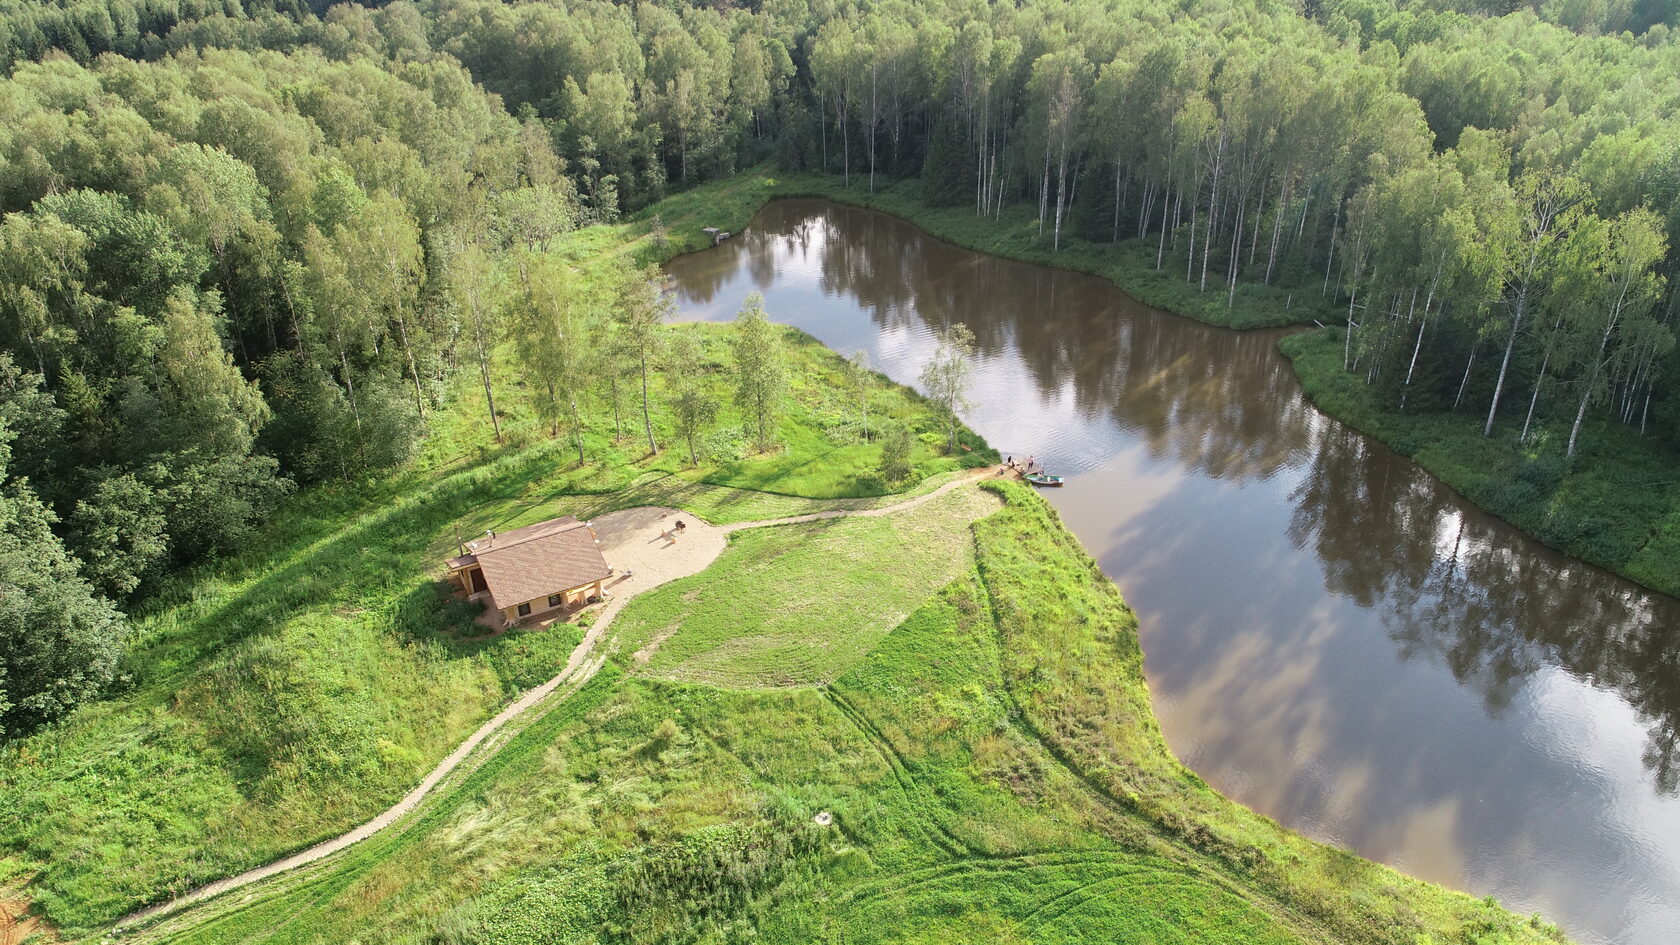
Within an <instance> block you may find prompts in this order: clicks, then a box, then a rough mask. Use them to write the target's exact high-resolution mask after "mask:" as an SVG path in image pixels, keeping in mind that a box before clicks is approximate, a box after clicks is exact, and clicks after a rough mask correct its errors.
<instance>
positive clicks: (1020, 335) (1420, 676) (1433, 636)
mask: <svg viewBox="0 0 1680 945" xmlns="http://www.w3.org/2000/svg"><path fill="white" fill-rule="evenodd" d="M669 272H670V275H671V278H672V281H673V284H674V285H675V287H676V288H677V290H678V293H679V297H680V300H681V302H682V308H683V312H684V316H685V317H690V318H727V317H729V315H730V314H731V313H732V312H733V311H734V310H735V308H737V307H738V306H739V304H740V302H741V299H742V298H743V297H744V296H745V295H746V294H747V292H749V291H753V290H754V289H756V290H758V291H761V292H763V293H764V294H765V295H766V298H767V307H768V308H769V311H770V312H771V315H772V317H773V318H775V319H777V320H778V321H784V322H787V323H790V324H794V325H798V326H799V327H801V328H804V329H806V330H807V331H810V332H811V333H812V334H815V335H816V336H817V337H819V338H821V339H822V340H824V341H825V342H827V343H828V344H830V345H831V346H833V347H835V348H837V349H839V350H841V351H843V352H850V351H852V350H855V349H858V348H867V349H869V350H870V352H871V354H872V357H873V359H874V361H875V363H876V365H877V366H878V367H880V368H881V369H883V370H884V371H885V372H886V373H887V374H889V375H890V376H892V377H894V378H895V379H898V380H901V381H906V382H909V381H913V380H914V378H915V377H916V375H917V373H918V371H919V369H920V366H921V364H922V363H923V361H924V360H925V358H926V357H927V355H928V353H929V351H930V349H931V346H932V338H931V331H932V329H934V328H937V327H942V326H943V325H944V324H945V323H946V322H948V321H952V320H960V321H963V322H965V323H967V324H968V325H969V326H970V327H971V328H972V329H973V330H974V332H975V335H976V340H977V347H978V350H979V355H980V356H979V364H978V367H977V371H976V375H977V391H976V397H975V399H976V400H977V401H978V404H979V406H978V407H977V408H976V410H975V411H974V413H973V415H972V417H971V418H970V419H971V422H972V424H973V425H974V426H975V427H976V429H978V430H979V431H980V432H981V433H983V434H984V435H986V436H987V437H988V438H989V439H990V440H991V441H992V442H993V443H995V444H997V445H998V446H999V447H1000V448H1001V449H1003V450H1005V451H1006V452H1013V453H1016V454H1027V453H1034V454H1037V455H1039V456H1041V457H1047V458H1049V459H1050V460H1051V461H1052V462H1053V464H1054V466H1055V467H1056V471H1059V472H1063V473H1067V474H1070V482H1069V486H1068V488H1066V489H1064V490H1059V491H1054V492H1053V493H1052V498H1053V501H1055V502H1056V504H1057V505H1058V507H1060V508H1061V510H1062V512H1063V515H1064V516H1065V517H1066V519H1067V521H1068V523H1069V525H1070V526H1071V527H1072V528H1073V529H1074V531H1075V532H1077V533H1078V534H1079V536H1080V538H1081V540H1082V541H1084V542H1085V544H1086V545H1087V547H1088V548H1090V550H1091V551H1092V553H1093V554H1094V555H1096V556H1097V558H1098V560H1099V561H1100V562H1101V563H1102V565H1103V567H1104V569H1105V570H1106V571H1107V572H1108V573H1109V574H1110V575H1111V576H1113V577H1114V578H1115V580H1116V581H1117V582H1119V584H1120V585H1121V587H1122V588H1123V589H1124V590H1125V591H1126V594H1127V596H1128V598H1129V599H1130V600H1131V601H1132V603H1133V605H1134V606H1136V607H1137V608H1138V610H1139V613H1140V616H1141V617H1142V620H1143V634H1144V645H1145V652H1146V654H1147V658H1146V665H1147V669H1148V672H1149V675H1150V681H1151V686H1152V688H1153V690H1154V692H1155V695H1156V698H1157V709H1158V712H1159V714H1160V715H1161V718H1162V724H1163V727H1164V729H1165V730H1166V733H1167V736H1168V739H1169V741H1170V742H1171V743H1172V744H1173V746H1174V749H1175V750H1176V751H1178V752H1179V754H1180V755H1181V757H1183V758H1184V759H1185V760H1186V762H1187V763H1189V764H1191V765H1192V766H1193V767H1195V768H1196V769H1197V770H1198V771H1199V772H1200V773H1202V774H1203V776H1204V777H1207V778H1208V780H1209V781H1211V782H1212V783H1214V784H1215V785H1217V786H1218V787H1220V788H1221V789H1222V790H1224V791H1226V792H1227V793H1230V794H1232V795H1233V796H1235V797H1237V798H1239V799H1241V800H1243V801H1244V802H1246V803H1249V804H1251V805H1252V806H1255V807H1256V808H1258V809H1260V810H1262V811H1264V812H1266V813H1268V814H1271V815H1273V816H1276V817H1278V818H1279V819H1280V820H1282V821H1284V822H1285V823H1288V824H1290V825H1291V826H1295V827H1298V828H1300V829H1303V830H1307V831H1308V832H1311V833H1313V834H1314V835H1316V836H1319V837H1321V838H1324V839H1327V840H1330V841H1333V842H1339V843H1344V844H1347V845H1349V846H1352V847H1354V848H1355V849H1357V850H1359V851H1360V852H1362V853H1365V854H1366V855H1369V856H1373V857H1375V858H1378V859H1382V860H1385V861H1387V862H1390V863H1394V864H1396V865H1400V866H1402V867H1403V868H1406V869H1408V870H1410V871H1412V872H1415V873H1418V874H1420V875H1423V876H1426V877H1428V878H1431V879H1436V880H1439V881H1442V882H1447V883H1451V884H1454V885H1458V886H1460V887H1462V888H1466V889H1470V890H1473V891H1475V892H1477V893H1481V894H1493V895H1497V896H1499V897H1500V898H1501V899H1503V900H1505V901H1506V902H1507V903H1508V904H1510V905H1512V906H1514V907H1516V908H1518V909H1522V910H1525V911H1526V910H1541V911H1544V912H1546V913H1547V914H1549V915H1552V916H1554V917H1557V918H1558V919H1560V920H1561V921H1563V922H1564V923H1565V925H1566V927H1567V928H1569V929H1570V931H1571V932H1572V933H1574V934H1575V935H1577V936H1579V937H1581V938H1583V939H1585V940H1595V939H1596V940H1603V941H1618V942H1651V943H1656V942H1659V941H1662V942H1666V941H1668V940H1669V939H1668V935H1669V933H1670V932H1671V930H1672V928H1673V927H1674V924H1675V923H1677V922H1680V800H1677V799H1676V798H1674V797H1673V796H1672V792H1674V791H1675V789H1676V787H1677V784H1676V782H1677V780H1680V778H1677V775H1676V772H1677V769H1680V764H1677V758H1680V734H1677V732H1680V665H1677V664H1680V602H1676V601H1674V600H1672V599H1669V598H1664V597H1660V596H1657V595H1652V594H1648V593H1646V592H1643V591H1641V590H1640V589H1638V588H1636V587H1634V586H1632V585H1630V584H1628V583H1626V582H1623V581H1620V580H1618V579H1616V578H1614V577H1612V576H1610V575H1608V574H1606V573H1604V572H1602V571H1598V570H1596V569H1593V568H1589V567H1586V566H1583V565H1581V564H1579V563H1578V562H1572V561H1569V560H1568V559H1566V558H1564V557H1562V556H1560V555H1557V554H1555V553H1553V552H1551V551H1550V550H1548V549H1546V548H1544V547H1542V546H1539V545H1537V544H1536V543H1534V542H1531V541H1529V540H1527V539H1525V538H1523V537H1522V536H1521V535H1520V534H1518V533H1516V532H1514V531H1513V530H1512V529H1510V528H1509V527H1508V526H1506V525H1504V524H1503V523H1501V522H1499V521H1497V520H1495V519H1492V518H1490V517H1488V516H1486V515H1483V514H1481V513H1480V512H1478V511H1476V510H1475V509H1473V508H1470V507H1468V506H1466V505H1465V504H1464V503H1463V502H1462V501H1461V500H1460V499H1459V497H1458V496H1456V495H1455V494H1454V493H1452V492H1451V491H1450V490H1447V489H1445V488H1443V487H1442V486H1441V485H1440V484H1439V483H1437V482H1435V481H1434V480H1432V479H1430V478H1429V477H1428V476H1426V475H1423V474H1422V473H1421V472H1419V471H1418V470H1417V469H1416V467H1414V466H1413V465H1412V464H1411V463H1410V462H1408V461H1406V460H1404V459H1402V458H1400V457H1397V456H1395V455H1394V454H1392V453H1390V452H1389V451H1388V450H1386V449H1384V448H1383V447H1381V446H1380V445H1377V444H1374V443H1372V442H1371V441H1368V440H1366V439H1365V438H1363V437H1361V436H1358V435H1357V434H1354V433H1352V432H1351V431H1348V430H1346V429H1344V428H1342V427H1340V426H1338V425H1336V424H1333V423H1330V422H1328V421H1327V420H1325V419H1324V418H1323V417H1322V416H1321V415H1319V414H1318V413H1317V412H1316V411H1314V410H1312V408H1311V406H1310V405H1309V404H1308V403H1307V402H1306V401H1305V400H1304V398H1303V397H1302V396H1301V394H1300V391H1299V388H1298V386H1297V385H1296V383H1295V381H1294V377H1293V374H1292V373H1291V371H1290V369H1289V367H1288V364H1287V362H1285V361H1284V359H1282V358H1281V357H1280V356H1278V354H1277V353H1276V350H1275V345H1276V340H1277V335H1276V334H1273V333H1251V334H1240V335H1239V334H1236V333H1231V332H1222V331H1216V330H1212V329H1207V328H1204V327H1201V326H1198V325H1195V324H1193V323H1189V322H1186V321H1183V320H1180V319H1175V318H1172V317H1169V316H1163V315H1161V314H1160V313H1158V312H1155V311H1153V310H1151V309H1149V308H1147V307H1145V306H1143V305H1141V304H1139V303H1137V302H1135V301H1134V300H1131V299H1129V298H1127V297H1126V296H1124V295H1122V294H1120V293H1119V292H1117V291H1116V290H1114V289H1113V287H1112V286H1110V285H1108V284H1107V283H1105V282H1102V281H1100V280H1096V279H1092V278H1089V277H1084V276H1079V275H1075V274H1071V273H1066V272H1058V271H1054V270H1048V269H1043V268H1039V267H1033V266H1025V265H1020V264H1015V263H1010V262H1007V261H1004V260H999V259H993V258H990V257H985V256H981V255H977V254H973V253H968V252H965V251H962V250H958V249H956V248H954V247H951V246H948V245H946V244H943V243H940V242H938V241H937V240H933V239H931V238H929V237H927V236H926V235H924V234H922V233H920V232H919V231H917V230H915V229H914V228H912V227H910V226H908V225H906V224H903V223H901V222H899V221H896V220H893V219H891V218H889V217H885V216H882V215H878V214H874V213H869V212H866V211H858V210H851V209H845V208H837V207H833V206H830V205H827V204H823V203H819V202H810V201H784V202H779V203H776V204H773V205H771V206H770V207H769V208H767V209H766V210H765V211H764V213H763V214H761V215H760V217H759V219H758V220H756V221H755V223H754V225H753V226H752V227H751V228H750V229H749V230H748V231H747V232H746V233H744V234H743V235H741V236H740V237H738V238H737V239H735V240H732V241H731V242H729V243H726V244H725V245H724V246H723V247H720V248H719V249H717V250H713V251H710V252H707V253H703V254H697V255H694V256H688V257H684V258H681V259H678V260H676V261H674V262H673V263H672V264H671V266H670V267H669ZM1665 792H1667V793H1665Z"/></svg>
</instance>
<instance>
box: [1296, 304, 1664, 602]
mask: <svg viewBox="0 0 1680 945" xmlns="http://www.w3.org/2000/svg"><path fill="white" fill-rule="evenodd" d="M1341 339H1342V336H1341V330H1340V329H1334V328H1333V329H1322V330H1318V331H1310V332H1303V333H1301V334H1297V335H1292V336H1291V337H1289V338H1287V339H1285V340H1284V342H1283V346H1282V347H1283V352H1284V354H1286V355H1288V356H1289V357H1290V359H1291V360H1292V361H1293V362H1294V364H1295V373H1296V375H1298V376H1299V377H1300V379H1301V384H1302V386H1303V387H1304V388H1305V389H1306V392H1307V396H1309V397H1311V398H1312V400H1313V403H1315V404H1317V405H1318V408H1319V409H1320V410H1322V411H1324V412H1325V413H1327V414H1329V415H1330V416H1332V417H1335V418H1336V419H1337V420H1340V421H1341V422H1343V423H1346V424H1348V425H1349V426H1351V427H1354V428H1355V429H1357V430H1359V431H1361V432H1363V433H1365V434H1367V435H1369V436H1372V437H1375V438H1376V439H1378V440H1381V441H1382V442H1384V443H1386V444H1387V445H1388V446H1390V447H1391V448H1393V449H1394V450H1395V451H1396V452H1399V453H1403V454H1405V455H1407V456H1410V457H1411V458H1412V459H1413V460H1415V461H1416V462H1417V463H1418V464H1419V465H1421V466H1422V467H1423V468H1424V469H1427V470H1428V471H1429V472H1430V473H1431V474H1433V475H1434V476H1436V477H1437V478H1439V479H1440V480H1441V481H1442V482H1445V483H1446V484H1447V485H1449V486H1452V487H1453V488H1454V489H1456V490H1458V491H1459V492H1461V493H1463V494H1464V495H1465V496H1466V497H1467V498H1469V499H1470V501H1472V502H1474V503H1476V504H1477V505H1479V506H1481V507H1482V508H1484V509H1487V510H1488V511H1490V512H1492V513H1494V514H1495V515H1498V516H1499V517H1501V518H1503V519H1505V520H1506V521H1508V522H1510V523H1511V524H1513V525H1515V526H1516V527H1518V528H1520V529H1522V530H1523V531H1525V532H1527V533H1528V534H1530V535H1533V536H1535V537H1536V538H1538V539H1540V540H1541V541H1543V542H1545V543H1546V544H1548V545H1551V546H1552V547H1554V548H1558V549H1561V550H1562V551H1565V552H1567V553H1569V554H1571V555H1575V556H1577V557H1579V558H1582V559H1584V560H1586V561H1590V562H1592V563H1593V564H1596V565H1599V566H1600V567H1604V568H1608V569H1609V570H1611V571H1614V572H1616V573H1617V574H1620V575H1622V576H1624V577H1627V578H1629V579H1630V580H1634V581H1638V582H1639V583H1641V584H1644V585H1645V586H1647V587H1651V588H1654V589H1656V590H1659V591H1662V592H1663V593H1665V594H1670V595H1673V596H1680V473H1677V472H1676V470H1680V456H1677V455H1675V454H1674V453H1672V452H1670V451H1667V450H1664V449H1662V448H1661V447H1659V446H1657V445H1656V444H1654V443H1653V442H1652V441H1651V440H1650V439H1647V438H1642V437H1640V436H1639V435H1638V434H1637V432H1636V431H1634V430H1632V429H1629V428H1628V427H1626V426H1623V425H1621V424H1617V423H1611V422H1607V421H1596V422H1592V423H1591V426H1590V429H1588V430H1587V431H1586V432H1585V433H1584V434H1583V436H1582V437H1581V446H1580V449H1579V450H1578V451H1577V453H1576V455H1575V458H1574V459H1573V460H1566V459H1565V457H1564V455H1563V453H1564V444H1565V442H1566V440H1567V438H1568V436H1569V429H1568V426H1567V424H1566V423H1552V424H1547V423H1542V424H1541V425H1540V426H1539V428H1538V431H1537V433H1536V434H1535V435H1533V436H1532V437H1531V439H1530V441H1529V442H1528V443H1526V444H1525V443H1519V442H1518V441H1517V438H1516V435H1515V433H1514V432H1513V431H1512V430H1511V429H1508V427H1510V426H1512V424H1510V423H1507V424H1505V425H1504V426H1505V428H1501V429H1499V430H1496V435H1495V436H1494V437H1492V438H1488V437H1484V436H1482V422H1483V419H1484V418H1482V417H1480V416H1476V415H1473V414H1472V413H1469V412H1466V413H1420V414H1401V413H1396V412H1394V411H1392V410H1389V409H1387V408H1386V407H1385V406H1384V405H1383V404H1382V403H1381V402H1380V401H1379V400H1378V398H1377V396H1376V393H1375V392H1374V391H1373V390H1372V389H1371V388H1370V387H1368V386H1367V385H1365V384H1364V383H1363V382H1362V381H1361V379H1360V378H1358V377H1355V376H1353V375H1350V374H1348V373H1347V372H1346V371H1343V370H1342V340H1341Z"/></svg>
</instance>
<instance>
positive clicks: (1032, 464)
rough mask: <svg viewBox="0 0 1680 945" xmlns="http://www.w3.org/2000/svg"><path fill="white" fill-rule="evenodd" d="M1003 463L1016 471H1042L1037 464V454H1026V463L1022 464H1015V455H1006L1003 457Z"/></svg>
mask: <svg viewBox="0 0 1680 945" xmlns="http://www.w3.org/2000/svg"><path fill="white" fill-rule="evenodd" d="M1003 464H1004V465H1005V466H1008V467H1009V468H1010V469H1014V470H1016V471H1018V472H1023V473H1031V472H1040V471H1042V467H1040V466H1039V465H1038V457H1037V456H1028V457H1027V460H1026V463H1025V464H1024V465H1017V464H1016V462H1015V457H1013V456H1008V457H1005V458H1004V461H1003Z"/></svg>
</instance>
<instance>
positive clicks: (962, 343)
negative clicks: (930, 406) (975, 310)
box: [921, 322, 974, 453]
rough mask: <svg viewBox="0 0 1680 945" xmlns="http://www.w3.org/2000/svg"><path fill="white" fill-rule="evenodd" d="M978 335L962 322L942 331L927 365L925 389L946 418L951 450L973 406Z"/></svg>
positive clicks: (925, 366) (947, 442)
mask: <svg viewBox="0 0 1680 945" xmlns="http://www.w3.org/2000/svg"><path fill="white" fill-rule="evenodd" d="M973 358H974V332H972V331H969V329H968V326H967V325H964V324H963V323H962V322H956V323H953V324H952V325H951V326H950V327H949V328H946V329H945V330H943V331H941V332H939V335H938V344H937V346H936V347H935V348H934V350H933V357H932V358H930V359H928V363H927V364H926V365H923V367H922V374H921V382H922V389H923V390H925V391H927V395H928V398H929V399H930V400H932V401H933V402H934V405H935V406H937V407H938V408H939V412H940V413H941V414H942V415H943V416H944V417H945V425H946V431H947V438H946V444H947V449H948V450H949V451H950V452H952V453H955V452H956V451H957V427H958V424H959V423H960V422H961V417H962V414H963V413H964V412H965V411H967V410H968V409H969V408H970V407H971V406H972V405H971V404H970V403H969V401H968V391H969V389H970V388H971V387H972V386H973V385H974V362H973Z"/></svg>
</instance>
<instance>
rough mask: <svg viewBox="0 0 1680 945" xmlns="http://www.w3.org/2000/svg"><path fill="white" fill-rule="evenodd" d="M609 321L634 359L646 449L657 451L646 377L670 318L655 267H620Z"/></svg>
mask: <svg viewBox="0 0 1680 945" xmlns="http://www.w3.org/2000/svg"><path fill="white" fill-rule="evenodd" d="M615 295H616V298H615V299H614V304H613V322H614V326H615V328H616V331H617V337H618V341H619V344H621V345H622V346H623V350H624V352H625V354H626V355H628V357H629V359H630V360H631V361H632V362H634V364H635V369H636V372H637V374H638V376H639V378H640V380H641V385H642V431H643V432H644V433H646V434H647V444H648V452H649V453H650V454H657V453H658V452H659V444H658V442H656V441H655V440H654V438H653V408H652V406H651V403H652V401H651V400H650V394H649V390H650V387H649V385H650V378H651V376H652V373H653V369H654V367H655V366H656V365H657V364H658V362H659V353H660V351H661V349H662V348H663V347H664V341H665V333H664V328H665V320H666V319H667V318H669V317H670V315H671V309H672V303H671V300H670V298H669V297H667V296H666V295H665V293H664V292H662V291H660V289H659V270H658V268H657V267H651V266H650V267H649V268H647V269H645V270H644V269H635V268H629V267H626V268H624V269H621V270H620V271H619V272H618V274H617V275H616V277H615Z"/></svg>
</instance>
